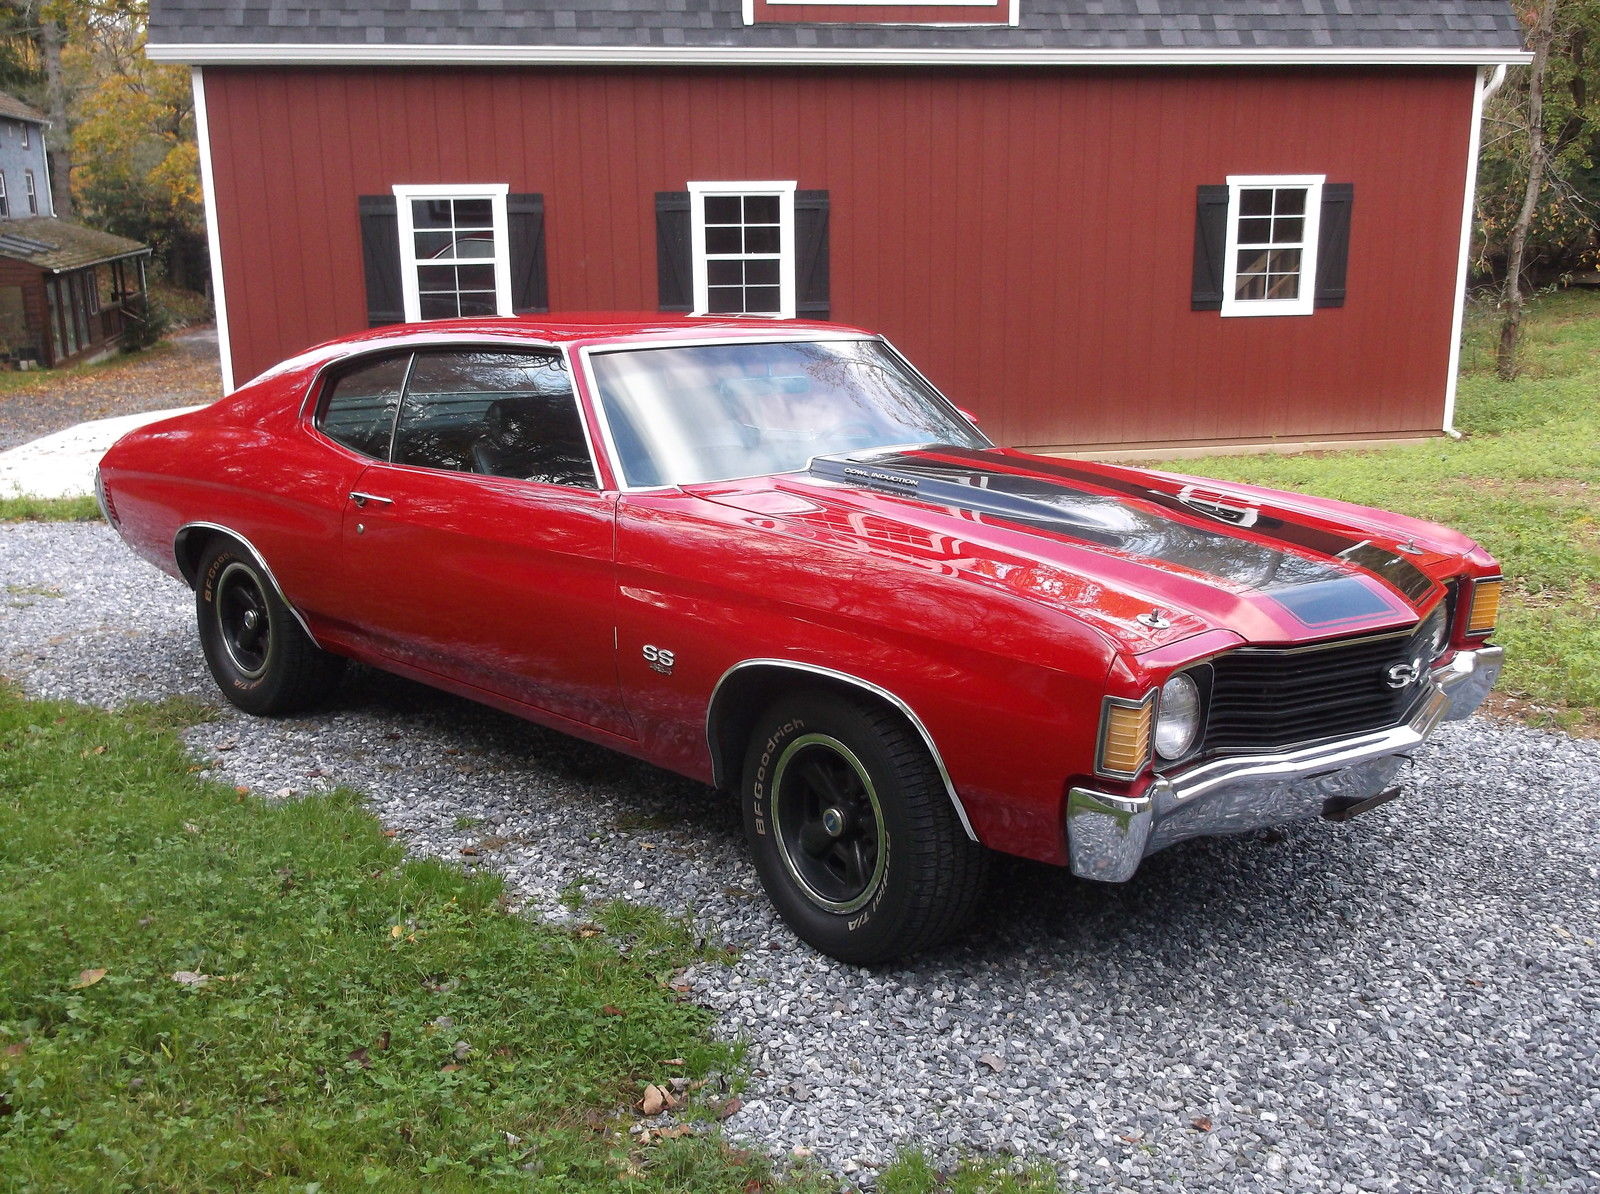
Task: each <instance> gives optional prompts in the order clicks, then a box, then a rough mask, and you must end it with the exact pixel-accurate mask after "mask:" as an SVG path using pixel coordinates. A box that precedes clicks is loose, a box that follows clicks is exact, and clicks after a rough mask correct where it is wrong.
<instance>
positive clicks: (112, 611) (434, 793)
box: [0, 524, 1600, 1194]
mask: <svg viewBox="0 0 1600 1194" xmlns="http://www.w3.org/2000/svg"><path fill="white" fill-rule="evenodd" d="M51 593H59V594H60V595H59V596H53V595H49V594H51ZM0 672H4V673H5V674H7V675H9V676H12V677H14V678H16V679H18V680H19V681H21V682H22V683H23V685H24V686H25V688H26V689H27V690H28V691H30V692H32V693H35V694H38V695H41V696H52V697H70V698H73V699H77V700H85V701H90V702H94V703H99V704H116V703H119V702H121V701H123V700H127V699H132V698H159V697H162V696H165V695H168V694H171V693H185V694H191V695H194V696H198V697H200V698H201V699H203V700H205V701H207V702H208V703H211V704H213V705H218V706H220V705H221V702H220V698H219V697H218V696H217V694H216V692H215V689H214V688H213V686H212V685H211V682H210V679H209V676H208V675H207V674H206V671H205V666H204V663H203V662H202V660H201V658H200V653H199V648H198V645H197V643H196V641H195V634H194V625H193V613H192V599H191V597H190V595H189V593H188V592H187V590H186V589H184V587H183V586H182V585H180V584H178V583H176V582H174V581H171V580H169V579H167V578H165V577H163V576H161V575H159V574H158V573H156V572H155V571H154V570H153V569H151V568H150V567H149V566H148V565H146V564H144V563H142V562H140V561H138V560H137V559H135V558H134V557H133V556H132V555H130V554H129V553H128V552H127V551H126V550H125V549H124V548H123V547H122V546H121V545H120V543H118V541H117V540H116V538H115V537H114V536H113V535H112V534H111V532H110V531H109V530H107V529H106V528H104V527H99V526H74V525H26V524H25V525H21V526H7V527H0ZM188 741H189V744H190V746H191V748H192V749H193V750H194V752H195V754H196V755H197V757H198V758H199V759H200V760H202V761H203V762H205V763H207V764H208V765H210V766H211V767H212V769H213V773H214V774H216V775H217V776H218V777H219V778H223V779H226V780H227V781H228V782H230V783H237V784H244V785H248V786H250V787H251V788H252V789H253V790H256V791H259V792H262V793H264V794H267V795H268V796H271V795H272V794H273V793H279V792H283V791H290V792H301V791H314V790H318V789H321V788H326V787H329V786H331V785H334V784H346V785H350V786H353V787H356V788H359V789H361V790H363V791H365V792H367V793H369V794H370V796H371V801H372V806H373V808H374V811H375V812H376V813H377V815H378V816H379V817H380V818H382V820H383V821H384V823H385V825H386V826H388V827H389V828H391V829H394V830H396V831H397V832H398V834H399V836H400V837H401V839H402V840H404V841H405V842H406V844H407V846H408V848H409V849H411V850H413V851H415V852H417V853H419V854H427V855H436V856H440V857H445V858H453V859H457V860H459V861H460V862H461V863H462V865H466V866H473V867H486V868H492V869H494V870H496V871H499V872H500V873H502V874H503V875H504V876H505V877H506V880H507V882H508V883H509V885H510V887H511V888H512V890H513V891H514V892H515V893H516V894H517V896H518V897H519V898H520V899H521V900H522V901H523V902H524V905H525V906H526V908H527V909H528V910H529V911H530V912H531V913H533V914H536V915H541V916H546V917H551V918H567V917H570V916H571V915H572V913H570V912H569V911H568V909H567V908H566V906H565V904H564V903H563V896H564V895H566V896H570V895H571V894H572V893H573V892H575V891H581V892H582V893H583V895H584V896H585V897H588V898H605V897H612V896H616V897H622V898H626V899H631V900H637V901H641V902H647V903H651V904H654V905H656V906H658V907H660V908H662V909H664V910H665V911H667V912H669V913H674V914H688V915H690V916H692V917H694V919H695V921H696V923H697V924H698V925H700V926H701V927H702V928H703V929H704V931H705V932H706V933H707V934H708V935H709V936H711V937H712V938H714V939H716V940H720V941H723V942H726V943H727V944H729V945H731V946H733V947H734V948H735V949H736V950H737V951H738V958H737V960H736V961H735V962H734V963H733V964H732V965H727V966H723V965H709V964H708V965H703V966H698V967H696V968H695V969H694V970H692V971H691V972H690V973H689V975H688V976H687V979H686V980H685V981H687V982H688V983H689V984H690V986H691V988H692V991H693V993H694V996H695V997H696V998H697V999H699V1000H700V1001H702V1002H703V1003H705V1004H706V1005H708V1006H710V1007H712V1008H713V1009H715V1010H716V1011H717V1013H718V1015H719V1019H718V1024H717V1031H718V1032H720V1033H722V1034H724V1035H726V1036H729V1037H734V1038H740V1039H744V1040H746V1041H748V1042H749V1046H750V1048H749V1055H748V1063H749V1067H750V1070H751V1076H750V1080H749V1083H748V1085H747V1088H746V1089H745V1091H744V1092H743V1099H744V1105H743V1107H742V1109H741V1110H739V1111H738V1112H737V1114H735V1115H733V1116H732V1117H731V1118H730V1119H729V1120H728V1121H727V1123H726V1130H727V1131H728V1132H729V1134H730V1135H731V1136H732V1137H734V1138H735V1139H737V1140H740V1141H743V1142H746V1143H749V1144H752V1145H754V1146H758V1147H762V1148H765V1149H767V1150H769V1151H771V1152H772V1153H774V1154H775V1155H776V1154H780V1153H783V1154H793V1153H794V1150H796V1149H799V1150H801V1152H800V1154H799V1155H805V1150H810V1151H811V1152H812V1153H814V1159H815V1160H816V1161H817V1162H819V1163H821V1164H823V1165H825V1166H826V1167H828V1168H830V1169H832V1170H834V1171H835V1172H839V1173H844V1174H848V1175H850V1178H851V1180H852V1181H854V1182H859V1183H862V1184H865V1185H869V1186H870V1184H871V1182H872V1174H873V1173H874V1172H875V1171H876V1170H877V1169H879V1168H881V1167H882V1166H883V1165H884V1164H886V1163H887V1162H888V1161H889V1160H890V1159H892V1157H893V1155H894V1153H895V1151H896V1150H897V1149H898V1148H900V1147H902V1146H904V1145H920V1146H922V1147H925V1148H927V1149H928V1150H929V1151H930V1152H931V1153H933V1154H934V1155H935V1156H936V1157H938V1158H940V1159H945V1160H949V1159H951V1158H953V1157H954V1156H955V1155H957V1154H958V1153H973V1152H988V1153H1000V1154H1016V1155H1019V1156H1021V1157H1024V1158H1026V1159H1030V1160H1045V1161H1050V1162H1053V1163H1054V1164H1056V1165H1057V1166H1058V1167H1059V1168H1060V1170H1061V1172H1062V1174H1063V1177H1064V1178H1066V1179H1067V1180H1068V1182H1069V1183H1077V1184H1078V1185H1080V1186H1083V1187H1087V1188H1091V1189H1095V1190H1120V1189H1126V1190H1139V1191H1147V1190H1157V1191H1160V1190H1183V1191H1202V1190H1217V1191H1236V1190H1237V1191H1249V1190H1273V1191H1279V1190H1318V1191H1324V1190H1331V1191H1363V1192H1364V1191H1385V1190H1397V1191H1407V1192H1409V1191H1419V1190H1439V1191H1446V1190H1448V1191H1474V1192H1476V1191H1485V1190H1517V1189H1525V1188H1531V1189H1540V1190H1545V1191H1558V1192H1570V1194H1575V1192H1577V1191H1589V1190H1593V1189H1596V1188H1600V1126H1597V1125H1600V948H1597V945H1596V941H1597V938H1600V801H1597V800H1596V790H1597V787H1600V744H1597V743H1593V742H1583V741H1576V740H1573V739H1570V738H1567V737H1565V736H1563V735H1560V734H1554V733H1547V732H1542V731H1537V730H1529V729H1524V728H1520V727H1515V726H1503V725H1495V724H1490V723H1487V722H1484V721H1479V720H1474V721H1471V722H1467V723H1462V724H1457V725H1451V726H1447V727H1445V729H1444V730H1443V731H1441V733H1440V735H1439V737H1438V738H1437V740H1436V741H1435V743H1434V744H1432V745H1431V746H1430V747H1429V748H1428V749H1427V750H1426V751H1424V752H1423V753H1422V754H1421V755H1420V756H1419V759H1418V767H1417V771H1416V774H1415V777H1414V779H1413V781H1412V783H1411V785H1410V791H1408V793H1407V794H1406V796H1404V797H1403V798H1402V799H1400V800H1398V801H1395V802H1394V803H1392V804H1390V805H1387V806H1385V807H1384V808H1382V809H1380V810H1377V811H1375V812H1373V813H1371V814H1368V815H1367V816H1364V817H1360V818H1357V819H1356V820H1355V821H1352V822H1350V823H1349V824H1347V825H1332V824H1316V825H1309V826H1305V827H1303V828H1295V829H1290V830H1288V831H1286V832H1281V833H1273V834H1263V835H1257V836H1253V837H1248V838H1240V839H1223V840H1213V841H1201V842H1191V843H1186V844H1184V845H1180V846H1177V847H1174V848H1173V849H1171V850H1169V851H1167V852H1165V853H1163V854H1160V855H1157V856H1156V857H1154V858H1152V859H1150V860H1149V861H1148V862H1146V864H1145V866H1144V868H1143V869H1142V870H1141V871H1140V873H1139V875H1138V876H1137V878H1136V879H1135V880H1134V881H1133V882H1132V883H1129V884H1126V885H1123V886H1100V885H1093V884H1088V883H1083V882H1079V881H1076V880H1073V879H1072V878H1071V877H1070V876H1068V875H1067V874H1066V873H1064V872H1062V871H1059V870H1056V869H1054V868H1049V867H1041V866H1035V865H1032V864H1028V863H1023V862H1018V861H1011V860H1001V862H1000V865H999V866H998V867H997V872H998V873H997V876H996V882H995V888H994V893H993V896H992V898H991V899H990V900H988V901H987V903H986V904H985V906H984V910H983V913H982V915H981V917H980V922H979V924H978V925H977V926H976V928H975V930H974V931H973V932H972V933H971V934H969V935H968V937H967V938H966V939H965V940H964V941H962V942H961V943H958V944H957V945H955V946H953V947H951V948H948V949H946V950H944V951H942V952H939V953H936V954H933V955H930V956H927V957H923V958H919V959H916V960H914V961H913V962H911V963H910V964H907V965H902V966H896V967H891V968H881V969H877V970H864V969H859V968H855V967H850V966H845V965H843V964H841V963H838V962H834V961H832V960H830V959H827V958H823V957H821V956H819V955H817V954H815V953H814V952H812V951H811V950H809V949H808V948H806V947H805V946H803V945H801V944H799V943H798V942H797V941H796V940H795V939H794V938H793V937H792V936H791V935H790V934H789V933H788V932H787V931H786V930H785V929H784V927H783V926H782V924H780V923H779V922H778V921H777V919H776V917H775V916H774V914H773V912H772V910H771V907H770V906H769V905H768V903H767V901H766V899H765V897H764V896H763V895H762V894H761V892H760V887H759V884H758V882H757V880H756V878H755V875H754V872H753V870H752V868H751V867H750V865H749V863H748V861H747V859H746V855H745V849H744V844H743V840H742V834H741V831H740V826H739V817H738V810H737V808H736V807H735V806H734V804H733V803H732V802H731V801H729V800H727V799H726V798H723V797H719V796H717V795H716V794H714V793H712V792H710V791H709V790H708V789H706V788H704V787H702V786H700V785H697V784H693V783H690V782H688V781H686V780H683V779H680V778H678V777H676V776H673V775H669V774H667V773H665V772H661V771H658V770H655V769H653V768H650V767H647V766H645V765H643V764H640V763H636V762H633V761H631V760H628V759H625V758H622V757H621V756H618V755H614V754H611V753H609V752H606V751H604V750H600V749H598V748H594V747H590V746H587V745H584V744H582V743H578V742H576V741H574V740H571V739H567V738H564V737H562V736H560V735H557V734H553V733H549V732H547V731H544V730H541V729H539V728H537V727H533V726H530V725H527V724H525V723H522V722H519V721H517V720H515V719H513V718H509V717H505V716H502V715H500V714H497V713H494V712H492V711H490V710H487V709H484V708H481V707H479V706H476V705H472V704H469V703H467V702H464V701H460V700H456V699H455V698H452V697H448V696H445V695H443V694H440V693H436V692H433V691H431V690H429V689H426V688H422V687H420V686H417V685H413V684H410V683H407V682H405V681H401V680H397V679H394V678H391V677H388V676H385V675H383V674H382V673H379V672H375V671H371V670H369V669H364V668H358V669H353V670H352V673H351V675H350V677H349V678H348V679H347V681H346V683H345V686H344V688H343V689H342V690H341V693H340V695H339V699H338V700H337V701H336V702H335V703H334V704H333V705H332V706H331V707H330V708H329V709H328V710H327V711H325V712H321V713H318V714H316V715H313V716H308V717H299V718H286V719H281V720H271V721H268V720H257V719H252V718H249V717H246V716H244V715H242V714H238V713H236V712H234V711H232V710H231V709H229V708H226V707H223V712H222V713H221V716H220V718H219V720H217V721H215V722H212V723H208V724H205V725H201V726H197V727H195V728H194V729H192V730H191V731H189V733H188ZM464 849H470V850H474V851H476V853H475V854H463V853H462V851H463V850H464ZM579 915H581V913H580V914H579Z"/></svg>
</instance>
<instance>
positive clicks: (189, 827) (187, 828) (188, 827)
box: [183, 821, 200, 833]
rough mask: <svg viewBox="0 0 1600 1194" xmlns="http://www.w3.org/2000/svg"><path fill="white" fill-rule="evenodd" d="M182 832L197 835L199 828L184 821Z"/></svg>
mask: <svg viewBox="0 0 1600 1194" xmlns="http://www.w3.org/2000/svg"><path fill="white" fill-rule="evenodd" d="M183 831H184V832H185V833H199V832H200V826H198V825H196V824H195V823H194V822H193V821H185V822H184V823H183Z"/></svg>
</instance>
